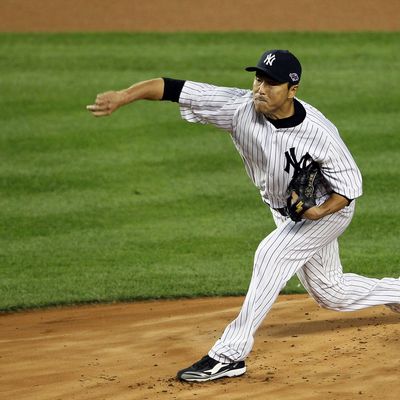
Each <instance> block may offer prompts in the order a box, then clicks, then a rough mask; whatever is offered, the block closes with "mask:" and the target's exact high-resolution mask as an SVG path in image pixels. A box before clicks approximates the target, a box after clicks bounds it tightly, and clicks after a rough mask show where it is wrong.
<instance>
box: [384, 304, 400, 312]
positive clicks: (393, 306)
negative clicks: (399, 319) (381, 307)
mask: <svg viewBox="0 0 400 400" xmlns="http://www.w3.org/2000/svg"><path fill="white" fill-rule="evenodd" d="M385 306H386V307H388V308H390V309H391V310H392V311H394V312H397V313H400V304H399V303H393V304H385Z"/></svg>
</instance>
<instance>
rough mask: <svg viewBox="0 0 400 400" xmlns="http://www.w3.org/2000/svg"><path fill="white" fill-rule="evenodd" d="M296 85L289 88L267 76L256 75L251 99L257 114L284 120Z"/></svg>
mask: <svg viewBox="0 0 400 400" xmlns="http://www.w3.org/2000/svg"><path fill="white" fill-rule="evenodd" d="M297 87H298V86H297V85H295V86H292V87H290V88H289V84H288V83H279V82H276V81H274V80H272V79H271V78H269V77H268V76H265V75H260V74H256V76H255V78H254V83H253V99H254V106H255V108H256V111H257V112H260V113H263V114H265V115H266V116H268V117H270V118H273V119H277V118H286V117H288V116H290V115H287V114H288V113H289V112H290V110H289V108H290V106H291V104H292V103H291V100H292V99H293V97H294V96H295V94H296V91H297Z"/></svg>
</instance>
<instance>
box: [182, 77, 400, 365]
mask: <svg viewBox="0 0 400 400" xmlns="http://www.w3.org/2000/svg"><path fill="white" fill-rule="evenodd" d="M296 101H299V100H297V99H296ZM300 103H301V104H302V106H303V107H304V109H305V111H306V115H305V118H304V120H302V122H301V123H299V124H298V125H295V126H290V127H285V128H282V127H279V126H278V127H275V126H274V124H272V123H271V122H270V121H268V119H267V118H266V117H265V116H264V115H262V114H260V113H257V112H256V111H255V108H254V105H253V97H252V92H251V91H249V90H242V89H235V88H223V87H216V86H213V85H209V84H204V83H196V82H190V81H186V82H185V85H184V87H183V89H182V92H181V94H180V98H179V104H180V108H181V115H182V118H184V119H186V120H187V121H189V122H198V123H210V124H212V125H214V126H216V127H219V128H222V129H224V130H226V131H228V132H230V134H231V137H232V140H233V142H234V143H235V146H236V148H237V150H238V151H239V153H240V155H241V157H242V159H243V161H244V165H245V168H246V171H247V173H248V175H249V177H250V179H251V180H252V181H253V183H254V184H255V185H256V186H257V188H258V189H259V190H260V194H261V197H262V199H263V201H264V202H265V203H266V204H268V205H269V206H270V207H271V211H272V215H273V218H274V220H275V223H276V225H277V229H275V230H274V231H273V232H271V233H270V234H269V235H268V236H267V237H266V238H265V239H264V240H263V241H262V242H261V243H260V245H259V247H258V249H257V251H256V253H255V257H254V267H253V275H252V278H251V282H250V286H249V289H248V292H247V295H246V298H245V301H244V304H243V307H242V309H241V311H240V313H239V315H238V317H237V318H236V319H235V320H234V321H232V322H231V323H230V324H229V325H228V326H227V327H226V329H225V331H224V333H223V335H222V336H221V338H220V339H219V340H218V341H217V342H216V343H215V345H214V346H213V348H212V349H211V350H210V352H209V356H210V357H212V358H214V359H216V360H218V361H219V362H223V363H226V362H233V361H240V360H244V359H245V358H246V357H247V356H248V354H249V353H250V351H251V349H252V346H253V340H254V339H253V335H254V333H255V331H256V330H257V328H258V326H259V325H260V324H261V322H262V321H263V319H264V317H265V316H266V315H267V313H268V312H269V310H270V309H271V307H272V305H273V303H274V301H275V300H276V298H277V296H278V294H279V292H280V290H281V289H282V288H283V287H284V286H285V284H286V283H287V281H288V280H289V279H290V278H291V277H292V276H293V275H294V274H296V273H297V276H298V277H299V279H300V281H301V282H302V284H303V286H304V287H305V288H306V290H307V291H308V293H309V294H310V295H311V296H312V297H313V298H314V299H315V300H316V301H317V302H318V303H319V304H320V305H321V306H323V307H326V308H330V309H333V310H340V311H352V310H358V309H362V308H365V307H369V306H373V305H382V304H388V303H400V280H399V279H394V278H384V279H371V278H366V277H363V276H359V275H356V274H344V273H343V272H342V266H341V263H340V259H339V251H338V243H337V238H338V237H339V236H340V235H341V234H342V233H343V232H344V230H345V229H346V228H347V226H348V225H349V223H350V221H351V218H352V216H353V213H354V208H355V201H352V202H351V203H350V205H349V206H347V207H345V208H344V209H342V210H340V211H339V212H337V213H334V214H331V215H328V216H326V217H324V218H322V219H320V220H317V221H310V220H302V221H301V222H298V223H294V222H293V221H291V220H290V219H289V218H287V217H284V216H282V215H281V214H280V213H279V212H277V211H276V210H275V209H278V208H282V207H284V206H285V204H286V197H287V194H286V189H287V186H288V184H289V181H290V179H291V177H292V175H293V172H294V168H293V164H292V165H290V163H288V156H290V155H291V157H289V158H291V159H292V160H293V158H294V159H295V161H297V162H299V161H300V159H301V158H302V157H303V156H304V155H305V154H306V153H308V154H309V155H310V156H311V157H312V158H313V159H314V160H315V161H317V162H318V163H319V164H320V166H321V169H322V172H323V174H324V176H325V178H326V179H327V181H328V182H329V184H330V185H331V187H332V190H333V191H334V192H336V193H338V194H341V195H343V196H345V197H347V198H349V199H355V198H357V197H359V196H360V195H361V193H362V188H361V175H360V172H359V170H358V168H357V166H356V164H355V162H354V160H353V157H352V156H351V154H350V152H349V151H348V149H347V147H346V146H345V144H344V143H343V141H342V139H341V138H340V136H339V133H338V131H337V129H336V127H335V126H334V125H333V124H332V123H331V122H330V121H329V120H328V119H326V118H325V117H324V116H323V115H322V114H321V113H320V112H319V111H318V110H317V109H315V108H314V107H312V106H311V105H309V104H307V103H305V102H300ZM291 149H292V150H291ZM285 153H286V154H285ZM285 168H286V171H285ZM324 199H325V197H323V198H321V200H320V201H323V200H324Z"/></svg>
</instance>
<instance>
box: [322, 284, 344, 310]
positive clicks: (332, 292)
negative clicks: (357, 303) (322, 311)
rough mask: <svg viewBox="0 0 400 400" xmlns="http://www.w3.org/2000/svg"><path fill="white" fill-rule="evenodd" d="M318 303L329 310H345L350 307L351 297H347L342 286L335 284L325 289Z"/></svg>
mask: <svg viewBox="0 0 400 400" xmlns="http://www.w3.org/2000/svg"><path fill="white" fill-rule="evenodd" d="M317 301H318V304H319V305H320V306H321V307H323V308H326V309H328V310H333V311H344V310H346V309H348V306H349V303H350V301H349V299H348V298H346V294H345V291H344V290H343V289H342V288H341V287H340V286H333V287H330V288H328V289H325V290H324V291H323V293H322V294H320V295H319V296H318V299H317Z"/></svg>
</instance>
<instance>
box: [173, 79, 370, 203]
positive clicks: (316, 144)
mask: <svg viewBox="0 0 400 400" xmlns="http://www.w3.org/2000/svg"><path fill="white" fill-rule="evenodd" d="M295 102H296V104H297V108H298V107H301V109H302V111H303V113H304V118H303V119H302V120H301V122H299V123H298V124H294V126H284V125H285V124H281V126H280V125H279V124H276V123H274V121H271V120H268V119H267V117H266V116H265V115H263V114H261V113H258V112H256V110H255V107H254V103H253V94H252V92H251V91H250V90H244V89H236V88H226V87H218V86H214V85H210V84H205V83H197V82H191V81H186V82H185V84H184V86H183V88H182V91H181V94H180V97H179V104H180V111H181V116H182V118H183V119H185V120H187V121H189V122H198V123H203V124H206V123H209V124H212V125H214V126H216V127H218V128H221V129H224V130H226V131H228V132H229V133H230V135H231V137H232V140H233V142H234V144H235V146H236V148H237V150H238V151H239V154H240V155H241V157H242V159H243V162H244V165H245V168H246V171H247V173H248V175H249V177H250V179H251V180H252V182H253V183H254V184H255V185H256V187H257V188H258V189H259V191H260V194H261V197H262V199H263V201H264V202H266V203H267V204H269V205H270V206H271V207H273V208H281V207H284V206H285V205H286V199H287V192H286V190H287V187H288V184H289V182H290V179H291V178H292V176H293V173H294V171H295V169H296V168H300V167H301V162H302V161H304V160H306V159H308V158H309V157H311V158H312V159H313V160H314V161H316V162H318V163H319V165H320V167H321V171H322V173H323V175H324V177H325V178H326V180H327V182H328V183H329V185H330V187H331V189H332V191H334V192H335V193H338V194H341V195H343V196H345V197H347V198H348V199H355V198H356V197H359V196H361V194H362V180H361V174H360V171H359V169H358V167H357V165H356V163H355V161H354V159H353V157H352V155H351V153H350V152H349V150H348V148H347V147H346V145H345V144H344V142H343V140H342V139H341V137H340V135H339V132H338V130H337V128H336V127H335V126H334V125H333V124H332V122H330V121H329V120H328V119H327V118H326V117H325V116H324V115H323V114H322V113H321V112H320V111H318V110H317V109H316V108H314V107H313V106H311V105H310V104H307V103H306V102H304V101H301V100H298V99H295Z"/></svg>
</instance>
